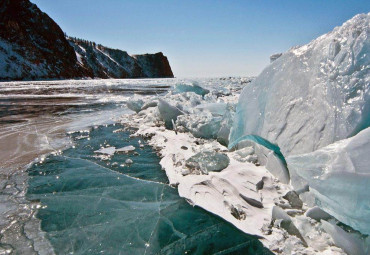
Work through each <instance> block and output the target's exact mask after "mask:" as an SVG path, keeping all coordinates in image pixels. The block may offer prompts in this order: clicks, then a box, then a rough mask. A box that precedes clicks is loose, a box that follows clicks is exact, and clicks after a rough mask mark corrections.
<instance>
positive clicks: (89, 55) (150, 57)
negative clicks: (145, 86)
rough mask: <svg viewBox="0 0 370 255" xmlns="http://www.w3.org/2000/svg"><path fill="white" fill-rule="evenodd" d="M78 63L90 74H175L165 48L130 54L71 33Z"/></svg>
mask: <svg viewBox="0 0 370 255" xmlns="http://www.w3.org/2000/svg"><path fill="white" fill-rule="evenodd" d="M67 40H68V41H69V43H70V45H71V46H72V47H73V48H74V50H75V52H76V56H77V61H78V63H79V64H80V65H81V66H83V67H84V68H85V69H86V70H87V71H88V73H89V76H90V77H99V78H172V77H173V73H172V70H171V67H170V64H169V62H168V60H167V58H166V57H165V56H164V55H163V53H162V52H159V53H156V54H144V55H134V56H130V55H129V54H128V53H127V52H126V51H122V50H118V49H111V48H108V47H105V46H103V45H97V44H96V43H94V42H89V41H86V40H81V39H76V38H72V37H67Z"/></svg>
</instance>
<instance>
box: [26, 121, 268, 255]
mask: <svg viewBox="0 0 370 255" xmlns="http://www.w3.org/2000/svg"><path fill="white" fill-rule="evenodd" d="M71 136H72V139H74V140H75V147H74V148H71V149H68V150H66V151H64V152H63V153H61V154H59V155H51V156H49V157H48V158H46V159H45V160H44V162H42V163H37V164H35V165H34V166H33V167H32V168H31V169H30V170H29V175H30V180H29V189H28V198H29V199H31V200H39V201H40V202H41V204H42V207H41V208H40V210H39V212H38V215H37V217H38V218H39V219H41V229H42V230H43V231H44V232H45V233H46V236H47V238H48V239H49V240H50V242H51V244H52V245H53V248H54V250H55V251H56V253H57V254H68V253H74V254H101V253H107V254H183V253H189V254H204V253H206V252H207V253H211V254H213V253H217V252H218V251H225V250H226V251H230V252H244V253H245V252H247V251H252V252H253V253H254V254H269V251H268V250H266V249H265V248H263V246H262V244H261V243H260V242H259V241H258V240H257V239H256V238H255V237H252V236H250V235H247V234H244V233H242V232H240V231H239V230H237V229H236V228H234V227H233V226H231V225H230V224H228V223H226V222H224V221H223V220H221V219H219V218H217V217H215V216H213V215H211V214H209V213H207V212H206V211H204V210H202V209H200V208H193V207H192V206H190V205H189V204H188V203H186V201H185V200H184V199H182V198H180V197H179V196H178V194H177V191H176V189H174V188H173V187H171V186H170V185H169V184H167V178H166V176H165V173H164V172H163V171H162V170H161V168H160V165H159V160H160V159H159V158H158V156H157V155H156V153H155V151H153V150H152V148H151V147H149V146H148V145H146V144H145V143H144V142H143V140H142V139H141V138H130V133H129V132H127V131H124V130H123V129H122V128H121V127H120V126H112V125H111V126H107V127H97V128H94V129H92V130H91V131H90V132H89V139H78V133H76V134H71ZM102 145H103V146H108V147H107V148H109V147H116V148H117V147H121V146H125V147H126V146H130V147H129V148H130V149H134V148H135V152H137V154H133V155H128V154H124V153H115V154H112V155H111V158H110V160H109V161H108V160H100V158H98V157H95V151H96V150H97V149H99V148H100V147H101V146H102ZM140 145H142V146H140ZM138 154H139V155H138ZM128 157H133V159H134V160H133V161H134V163H133V164H132V165H124V164H123V165H122V164H121V163H122V162H125V160H126V159H128Z"/></svg>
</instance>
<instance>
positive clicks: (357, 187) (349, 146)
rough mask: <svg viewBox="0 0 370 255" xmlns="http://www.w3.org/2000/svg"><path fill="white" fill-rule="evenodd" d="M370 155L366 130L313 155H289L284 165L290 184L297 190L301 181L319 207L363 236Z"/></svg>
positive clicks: (368, 223)
mask: <svg viewBox="0 0 370 255" xmlns="http://www.w3.org/2000/svg"><path fill="white" fill-rule="evenodd" d="M369 155H370V128H367V129H365V130H363V131H361V132H360V133H358V134H357V135H356V136H354V137H351V138H349V139H345V140H341V141H338V142H336V143H333V144H331V145H328V146H326V147H324V148H321V149H319V150H316V151H314V152H311V153H307V154H302V155H296V156H290V157H288V158H287V162H288V166H289V170H290V172H291V174H292V176H293V177H294V178H292V185H293V186H294V187H296V186H297V185H296V181H295V180H299V179H303V180H304V181H306V182H307V183H308V184H309V186H310V193H312V194H314V195H315V200H316V204H317V205H318V206H319V207H320V208H322V209H323V210H324V211H326V212H328V213H329V214H330V215H333V216H334V217H335V218H336V219H338V220H340V221H341V222H343V223H345V224H347V225H349V226H351V227H352V228H354V229H356V230H359V231H361V232H362V233H363V234H370V210H369V208H370V204H369V194H370V168H369V165H370V158H369ZM293 180H294V182H293ZM301 183H303V181H300V182H299V183H298V184H301ZM298 188H299V187H298Z"/></svg>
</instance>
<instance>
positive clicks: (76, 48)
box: [0, 0, 173, 80]
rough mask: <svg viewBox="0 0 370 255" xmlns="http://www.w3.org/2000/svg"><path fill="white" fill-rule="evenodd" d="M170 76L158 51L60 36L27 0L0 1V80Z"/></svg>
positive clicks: (167, 65) (55, 28)
mask: <svg viewBox="0 0 370 255" xmlns="http://www.w3.org/2000/svg"><path fill="white" fill-rule="evenodd" d="M83 77H91V78H151V77H156V78H157V77H173V73H172V71H171V67H170V65H169V63H168V60H167V58H166V57H165V56H164V55H163V54H162V53H156V54H145V55H135V56H134V57H132V56H130V55H128V54H127V52H125V51H121V50H115V49H110V48H107V47H104V46H101V45H98V46H97V45H96V44H95V43H92V42H88V41H85V40H77V39H72V38H69V37H67V38H66V37H65V34H64V33H63V31H62V30H61V28H60V27H59V26H58V24H56V23H55V22H54V21H53V20H52V19H51V18H50V17H49V16H48V15H47V14H45V13H44V12H42V11H41V10H40V9H39V8H38V7H37V6H36V5H35V4H32V3H31V2H29V0H2V1H1V2H0V80H30V79H61V78H83Z"/></svg>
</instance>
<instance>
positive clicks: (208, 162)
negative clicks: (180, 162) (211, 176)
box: [185, 151, 230, 174]
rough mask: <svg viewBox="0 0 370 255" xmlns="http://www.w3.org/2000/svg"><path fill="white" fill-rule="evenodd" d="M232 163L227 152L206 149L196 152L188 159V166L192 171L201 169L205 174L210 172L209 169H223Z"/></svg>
mask: <svg viewBox="0 0 370 255" xmlns="http://www.w3.org/2000/svg"><path fill="white" fill-rule="evenodd" d="M229 163H230V159H229V157H228V156H227V155H226V154H223V153H219V152H215V151H204V152H199V153H197V154H195V155H194V156H192V157H190V158H189V159H188V160H186V164H185V165H186V167H188V168H189V169H190V170H191V171H192V172H196V171H200V172H201V173H203V174H208V172H209V171H216V172H218V171H221V170H223V169H225V168H226V167H227V166H228V165H229Z"/></svg>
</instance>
